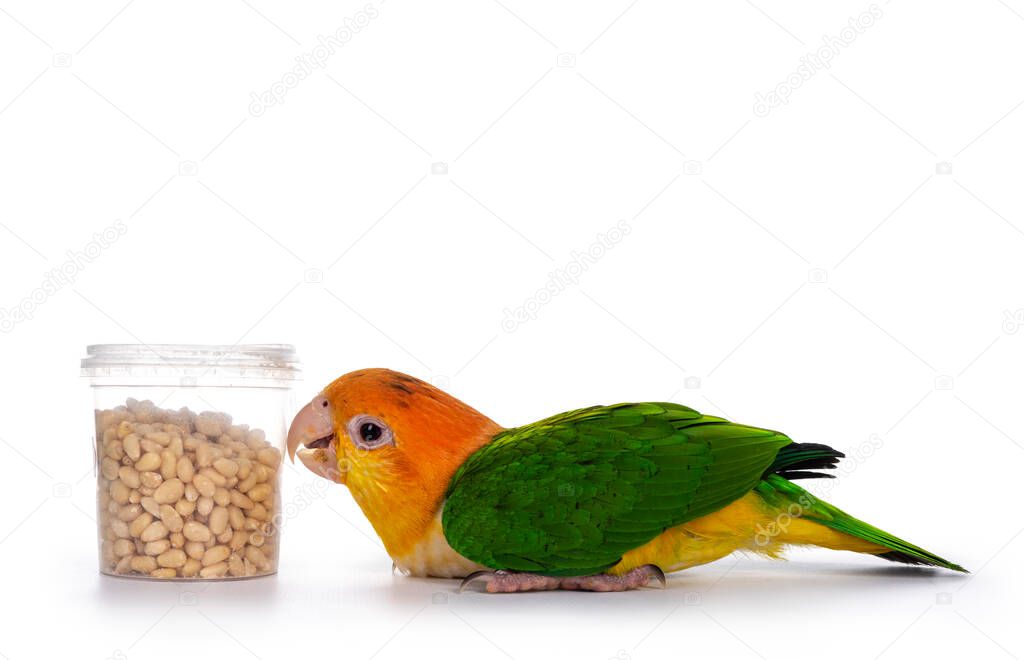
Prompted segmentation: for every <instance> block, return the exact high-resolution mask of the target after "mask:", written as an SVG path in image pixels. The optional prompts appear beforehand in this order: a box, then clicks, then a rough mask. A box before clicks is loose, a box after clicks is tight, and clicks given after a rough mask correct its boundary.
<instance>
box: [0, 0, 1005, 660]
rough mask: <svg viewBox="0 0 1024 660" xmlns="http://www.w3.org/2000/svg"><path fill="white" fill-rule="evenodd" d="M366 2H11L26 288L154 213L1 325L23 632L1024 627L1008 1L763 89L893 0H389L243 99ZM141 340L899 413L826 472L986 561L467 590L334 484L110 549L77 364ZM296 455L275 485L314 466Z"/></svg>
mask: <svg viewBox="0 0 1024 660" xmlns="http://www.w3.org/2000/svg"><path fill="white" fill-rule="evenodd" d="M362 7H363V3H341V4H336V3H319V4H316V5H310V6H308V7H306V8H304V9H298V8H296V7H293V6H290V5H288V4H286V3H271V2H265V1H264V0H252V1H251V2H248V3H247V2H242V1H241V0H236V1H227V2H223V3H216V4H212V5H211V4H210V3H205V2H183V3H176V4H174V5H173V7H172V6H170V5H164V6H161V5H157V4H153V3H151V2H145V1H141V0H140V1H139V2H128V3H127V4H125V3H124V2H122V1H121V0H116V1H111V2H94V3H30V2H23V1H17V2H5V3H3V8H2V9H3V10H2V11H0V57H2V59H3V62H4V66H3V67H0V145H2V147H0V180H2V181H3V187H2V192H0V222H2V223H3V228H0V306H2V307H3V308H5V309H10V308H12V307H15V306H18V305H19V304H20V301H21V300H22V299H23V298H25V297H26V296H30V295H32V292H33V290H34V289H36V288H37V287H39V286H41V284H42V282H43V281H44V278H45V277H46V276H45V272H46V271H48V270H50V269H51V268H56V267H60V266H61V264H62V263H63V262H64V261H65V260H66V259H68V258H69V257H68V256H67V252H68V251H69V250H77V251H81V250H84V249H85V246H86V244H87V243H88V242H89V241H90V240H91V239H92V235H93V234H94V232H100V231H102V230H103V229H104V228H105V227H108V226H110V225H112V223H114V222H115V221H116V220H120V221H121V222H123V223H124V225H123V226H124V228H125V233H124V235H123V236H120V237H119V238H118V239H117V240H116V242H114V243H113V244H112V245H110V246H109V247H108V248H106V249H104V250H102V254H101V255H100V256H99V257H98V258H96V259H94V260H92V261H91V262H89V263H83V264H81V267H78V266H74V265H73V266H71V267H70V270H73V271H75V273H74V274H75V281H74V283H73V284H67V285H63V286H60V287H58V288H56V289H55V290H52V291H50V293H49V294H44V295H42V296H41V304H39V305H37V306H36V307H35V309H34V312H33V315H32V316H33V318H32V319H31V320H26V321H24V322H21V323H17V324H15V325H14V326H13V328H12V327H10V323H6V324H5V327H4V330H9V332H5V333H4V334H2V335H0V364H3V374H4V375H3V378H2V379H0V387H2V390H0V395H2V400H3V401H4V406H3V409H4V415H3V416H2V418H0V438H2V440H3V442H2V443H0V489H2V494H3V496H4V500H3V505H2V507H0V577H2V584H3V588H4V593H5V597H4V598H3V599H2V600H0V622H2V624H0V630H2V633H0V654H2V655H0V657H2V658H10V659H11V660H21V659H24V658H33V657H44V656H48V657H82V658H125V657H127V658H151V657H168V658H181V657H194V656H195V655H196V654H197V652H199V651H202V652H204V653H206V654H209V655H211V656H214V655H216V656H217V657H245V655H246V650H248V651H249V652H250V653H251V654H252V655H255V656H258V657H260V658H265V659H270V658H283V657H290V658H296V657H345V658H366V657H377V658H386V657H396V658H397V657H409V656H411V655H415V656H426V657H481V658H482V657H502V656H506V657H507V656H511V657H513V658H517V659H519V658H530V657H545V656H556V655H558V654H562V657H566V654H570V653H571V654H573V656H574V657H575V656H580V657H596V658H613V657H615V658H626V657H630V656H631V657H634V658H644V657H657V656H664V655H667V654H669V653H671V654H672V655H673V656H674V657H679V656H682V655H686V656H694V657H698V656H699V657H709V656H710V654H712V653H713V654H716V655H724V656H730V657H750V656H758V655H759V656H761V657H765V658H782V657H788V658H795V657H821V656H828V657H863V656H877V655H879V654H884V657H906V656H909V655H911V654H913V655H915V656H916V655H925V654H927V655H930V656H931V657H943V656H952V655H958V654H966V653H970V654H971V657H976V658H980V657H1001V656H1002V655H1005V654H1013V655H1017V656H1019V655H1021V654H1022V653H1024V640H1022V635H1021V632H1020V630H1021V629H1020V625H1019V620H1018V619H1019V609H1020V608H1019V604H1020V592H1021V583H1022V577H1021V573H1020V565H1021V563H1020V560H1021V554H1022V552H1024V541H1022V540H1021V535H1020V532H1021V526H1022V525H1024V520H1022V519H1021V514H1020V507H1019V502H1020V491H1019V486H1018V485H1017V484H1019V479H1020V476H1019V475H1020V470H1021V468H1022V467H1024V460H1022V459H1024V454H1022V450H1021V444H1020V443H1021V442H1022V441H1024V420H1022V416H1021V414H1020V410H1021V401H1022V394H1024V385H1022V380H1021V370H1020V365H1021V363H1022V362H1021V361H1022V358H1024V344H1022V342H1024V336H1022V335H1024V331H1021V330H1020V326H1019V325H1018V324H1017V322H1016V321H1014V322H1011V323H1009V324H1006V325H1004V320H1006V319H1007V318H1012V317H1013V315H1014V314H1018V313H1020V312H1019V311H1018V310H1021V309H1022V308H1024V293H1022V291H1021V287H1020V284H1021V282H1022V281H1024V260H1022V259H1021V254H1022V250H1024V234H1022V231H1024V197H1022V196H1021V195H1020V181H1021V179H1022V175H1024V170H1022V160H1021V158H1020V152H1021V149H1020V145H1021V141H1022V139H1024V110H1022V109H1021V107H1020V103H1021V101H1022V100H1024V86H1022V84H1021V79H1020V76H1019V63H1020V62H1021V61H1022V57H1024V52H1022V51H1024V39H1022V37H1024V19H1022V14H1024V5H1022V4H1021V3H1020V1H1019V0H1006V2H996V1H993V2H981V3H977V4H974V5H971V7H970V9H969V10H967V8H966V7H965V6H964V5H961V4H955V3H924V2H916V3H915V2H893V3H891V4H884V5H881V17H880V18H877V19H876V20H875V21H874V25H873V26H872V27H870V28H869V29H866V30H865V31H864V33H863V34H861V35H859V36H858V37H857V38H856V40H855V41H854V42H853V43H852V44H850V45H849V46H846V47H842V48H840V49H839V50H840V54H839V55H837V56H836V57H835V58H834V61H833V63H832V67H831V69H830V70H828V71H820V72H817V73H815V75H813V76H811V77H810V79H809V80H807V81H806V82H804V83H803V84H802V85H801V86H800V87H799V88H798V89H796V90H794V91H793V92H792V94H791V95H790V98H789V102H788V103H787V104H786V105H785V106H783V107H779V108H775V109H772V110H771V111H770V112H769V114H768V115H767V116H766V117H759V116H756V115H755V114H754V113H753V102H754V95H755V93H757V92H766V91H769V90H771V89H772V88H773V87H775V86H776V84H778V82H779V81H784V80H785V79H786V76H787V75H788V74H789V73H790V72H792V71H794V70H796V69H797V67H798V66H799V65H800V58H801V57H802V56H804V55H805V54H807V53H808V52H809V51H812V50H814V49H817V48H818V47H819V46H820V45H821V44H822V41H821V35H837V34H839V33H840V31H841V30H842V29H843V28H844V27H846V26H847V24H848V19H849V18H850V17H855V16H857V15H858V14H860V13H861V12H863V11H866V10H867V9H868V6H867V5H866V4H859V3H855V2H841V3H828V4H827V5H826V4H822V3H803V4H802V5H801V6H799V7H797V6H794V5H792V4H789V3H781V2H768V1H767V0H755V2H754V3H748V2H727V3H700V4H696V3H687V4H685V5H684V4H682V3H669V2H657V1H653V0H639V2H635V3H632V4H631V3H629V2H626V1H616V2H601V3H583V2H576V3H571V4H570V3H562V4H561V5H560V6H559V7H557V8H556V7H552V6H550V3H542V2H524V1H521V0H515V1H512V0H506V1H504V2H503V3H498V2H476V3H470V2H462V3H432V4H430V5H429V6H428V5H427V3H413V2H409V1H408V0H387V2H386V3H381V4H378V5H377V7H376V13H377V16H376V17H375V18H373V19H372V20H371V21H370V23H369V25H367V26H366V27H365V28H364V29H363V30H362V31H361V32H360V33H359V34H357V35H355V36H354V37H353V38H352V39H351V41H349V42H348V43H346V44H345V45H344V47H343V48H341V49H340V50H338V52H337V53H335V54H334V55H332V56H331V57H330V59H329V61H328V63H327V66H326V69H318V70H316V71H314V72H313V73H312V75H310V76H309V77H308V78H307V79H305V80H303V81H302V82H301V84H299V85H298V86H296V87H295V88H294V89H291V90H289V91H288V92H287V94H286V96H285V98H284V103H283V104H281V105H276V106H273V107H270V108H267V109H266V111H265V112H264V113H263V114H262V115H260V116H259V117H256V116H252V115H250V114H249V113H248V107H249V104H250V93H251V92H254V91H260V90H264V89H267V88H268V87H270V85H271V84H272V83H274V81H276V80H280V79H281V77H282V76H283V75H284V74H285V73H286V72H287V70H288V68H289V67H291V66H292V65H293V64H294V62H295V60H294V58H295V57H297V56H299V55H300V54H302V53H304V52H309V51H310V50H312V49H313V47H314V46H315V45H316V44H317V36H318V35H321V34H327V33H328V32H331V31H333V30H334V29H336V28H337V27H338V26H339V25H341V24H342V21H343V19H344V18H345V17H346V16H349V17H352V16H355V15H356V12H358V11H359V10H360V9H361V8H362ZM62 53H63V54H70V57H68V56H66V55H60V54H62ZM560 53H570V54H575V66H557V63H558V61H559V60H558V56H559V54H560ZM69 63H70V66H61V65H65V64H69ZM562 63H563V64H565V63H569V60H568V59H567V58H564V59H563V60H562ZM684 154H685V155H684ZM689 161H692V162H689ZM435 162H441V163H446V164H447V169H448V174H431V163H435ZM688 162H689V164H688ZM942 162H950V163H951V167H952V173H951V174H939V173H937V169H936V167H937V163H942ZM939 171H945V169H944V168H939ZM179 172H181V174H179ZM686 172H689V174H686ZM694 172H700V173H694ZM622 220H626V221H627V223H628V228H629V229H630V231H629V233H628V234H627V235H626V236H624V237H623V238H622V240H621V241H619V242H618V243H615V244H614V246H613V247H611V248H608V249H606V250H605V254H604V256H603V257H602V258H600V259H598V260H596V261H594V262H593V263H591V262H589V261H588V262H587V264H586V268H585V270H584V272H583V273H582V275H581V276H580V277H579V280H578V283H575V284H570V285H568V286H565V287H563V288H561V289H559V291H558V293H557V295H554V296H550V300H547V301H546V304H543V305H540V306H539V308H538V311H537V314H536V317H537V318H536V319H535V320H531V321H529V322H527V323H524V324H522V325H520V326H519V327H517V328H515V329H514V331H513V332H507V331H506V330H505V329H503V327H502V320H503V318H505V310H506V309H515V308H517V307H518V306H520V305H525V304H530V305H533V304H534V303H536V302H537V300H538V299H536V298H535V296H536V291H537V290H538V289H539V288H541V287H543V286H545V283H546V282H547V281H548V278H549V273H551V272H553V271H554V270H555V269H557V268H562V269H576V268H578V264H577V265H573V264H574V259H578V257H577V256H576V255H577V254H578V253H582V252H585V251H586V250H588V249H589V248H590V246H591V245H592V244H593V243H594V242H595V241H597V240H598V238H597V237H598V234H599V233H605V232H607V231H608V230H609V228H612V227H614V226H615V225H616V223H618V222H620V221H622ZM817 269H821V270H817ZM320 275H322V278H323V281H322V282H317V281H316V280H317V279H319V277H320ZM822 279H824V280H826V281H824V282H822V281H820V280H822ZM307 280H308V281H307ZM1020 314H1021V317H1020V318H1021V319H1022V320H1024V313H1020ZM139 340H141V341H145V342H222V343H232V342H236V341H246V342H260V341H268V342H269V341H281V342H291V343H294V344H296V345H297V346H298V348H299V350H300V352H301V355H302V357H303V358H304V360H305V362H306V368H307V380H306V381H305V383H303V384H302V386H301V387H300V390H299V392H298V396H299V400H303V399H305V398H306V397H308V396H311V395H312V394H313V393H314V392H315V391H316V390H317V389H318V388H319V387H321V386H322V385H323V384H325V383H326V382H327V381H329V380H330V379H331V378H333V377H335V376H337V375H339V374H341V373H343V372H346V371H349V370H351V369H355V368H359V367H366V366H390V367H392V368H396V369H400V370H403V371H407V372H410V373H412V374H415V375H417V376H420V377H424V378H428V379H431V380H433V381H434V382H437V383H439V384H442V385H443V386H445V387H446V388H448V389H450V390H451V391H452V392H453V393H454V394H456V395H457V396H460V397H462V398H464V399H465V400H467V401H468V402H469V403H471V404H472V405H474V406H477V407H479V408H480V409H481V410H483V411H484V412H486V413H488V414H490V415H491V416H493V417H494V418H495V419H497V420H499V421H501V422H503V423H506V424H518V423H524V422H528V421H532V420H534V419H537V418H539V417H541V416H543V415H546V414H549V413H553V412H556V411H560V410H564V409H568V408H572V407H574V406H580V405H585V404H590V403H597V402H613V401H621V400H650V399H671V400H675V401H679V402H683V403H688V404H690V405H693V406H695V407H698V408H701V409H704V410H708V411H710V412H716V413H720V414H726V415H728V416H729V417H731V418H733V419H736V420H739V421H744V422H748V423H753V424H759V425H764V426H769V427H775V428H780V429H783V430H785V431H787V432H788V433H790V434H791V435H792V436H793V437H794V438H795V439H797V440H799V441H818V442H827V443H829V444H832V445H834V446H836V447H838V448H840V449H843V450H845V451H847V452H850V453H851V454H854V453H856V452H857V451H858V448H862V449H863V448H865V447H871V446H873V445H874V444H879V443H880V446H879V447H878V448H877V450H876V451H874V453H873V455H871V456H870V457H867V458H863V459H860V460H856V459H852V460H849V461H847V463H846V465H847V474H844V476H843V477H842V479H841V480H839V481H837V482H836V483H835V484H834V488H833V489H832V490H831V492H830V493H829V499H830V500H832V501H834V502H835V503H836V504H838V505H840V506H842V507H843V508H845V509H847V510H849V511H850V512H852V513H854V514H855V515H859V516H862V517H863V518H865V519H866V520H868V521H870V522H873V523H876V524H878V525H880V526H882V527H884V528H886V529H889V530H891V531H893V532H895V533H897V534H900V535H902V536H905V537H906V538H908V539H910V540H912V541H914V542H917V543H920V544H921V545H923V546H925V547H927V548H929V549H931V550H933V551H936V552H938V553H941V554H943V555H946V556H948V557H950V558H951V559H954V560H957V561H959V562H961V563H963V564H964V565H965V566H967V567H969V568H971V569H973V570H975V571H976V572H975V574H974V577H972V578H963V577H958V576H955V575H950V574H946V573H941V572H933V573H929V572H918V571H907V570H903V569H900V568H898V567H894V566H892V565H888V564H885V563H882V562H878V561H877V560H872V559H870V558H864V557H857V556H853V555H845V554H838V553H828V552H827V551H824V550H821V551H800V552H795V553H794V554H793V556H794V560H793V561H792V562H790V563H785V564H783V563H768V562H764V561H760V560H746V559H742V560H739V563H736V560H734V559H727V560H724V561H722V562H719V563H717V564H714V565H711V566H707V567H703V568H699V569H696V570H694V571H692V572H690V573H688V574H681V575H678V576H676V577H673V578H672V579H671V582H670V584H671V587H670V588H669V589H667V590H665V591H653V590H648V591H642V592H636V593H628V594H612V595H588V594H563V593H553V594H539V595H538V594H534V595H524V596H512V597H488V596H484V595H482V594H476V593H472V594H464V595H455V594H454V593H452V590H453V584H452V583H450V582H432V581H423V580H410V579H404V578H398V577H395V578H393V577H391V575H390V572H389V566H390V562H389V560H388V559H387V557H386V556H385V555H384V553H383V551H382V550H381V549H380V548H379V546H378V544H377V542H376V541H375V540H374V539H373V536H372V531H371V530H370V528H369V526H368V525H367V523H366V522H365V520H364V519H363V518H362V517H361V515H360V513H359V512H358V510H357V509H356V508H355V506H354V505H353V503H352V501H351V499H350V498H349V497H348V494H347V493H346V492H345V491H344V490H343V489H341V488H335V489H332V490H330V491H329V492H328V494H327V495H326V497H319V498H314V499H312V500H311V501H310V503H309V505H308V506H307V507H305V508H304V509H303V511H302V513H301V514H300V515H298V516H297V517H295V518H294V519H292V520H289V521H288V524H287V527H286V529H285V533H284V543H285V551H284V560H283V563H282V566H281V572H280V574H279V575H278V576H277V577H276V578H273V579H266V580H261V581H254V582H247V583H243V584H217V585H209V586H207V585H184V586H178V585H168V584H149V583H133V582H125V581H118V580H114V579H101V578H100V577H99V576H98V575H97V574H96V570H95V564H96V559H95V555H94V552H95V549H94V544H93V535H94V524H93V522H92V520H91V512H92V506H93V504H92V474H91V471H90V468H89V463H90V459H91V456H90V450H89V442H88V436H89V428H88V409H89V402H88V399H87V393H86V392H85V388H84V386H83V384H82V383H81V382H80V381H79V380H78V378H77V364H78V360H79V358H80V357H82V355H83V353H84V346H85V345H86V344H87V343H91V342H124V341H129V342H130V341H139ZM943 377H950V378H951V380H946V379H944V378H943ZM687 378H690V379H691V380H689V381H687ZM695 379H699V381H698V380H695ZM687 384H689V385H690V386H691V387H689V388H688V387H687ZM698 385H699V387H697V386H698ZM937 385H938V386H939V387H938V388H937ZM947 385H951V386H952V389H944V388H945V387H946V386H947ZM873 435H874V436H875V439H874V440H872V439H871V438H872V436H873ZM286 476H287V480H286V493H285V495H286V498H288V497H289V496H293V497H294V496H295V494H296V493H297V492H298V489H300V488H302V487H303V485H308V484H310V483H311V479H312V477H311V476H309V475H308V474H306V473H300V472H298V471H289V472H288V473H287V475H286ZM69 488H70V491H69ZM69 492H70V497H67V496H65V495H67V494H68V493H69ZM186 593H188V594H193V595H185V594H186ZM436 594H440V596H438V597H437V598H438V599H441V600H443V599H444V598H443V597H445V596H447V603H434V600H435V595H436ZM688 594H689V596H688ZM942 594H952V595H951V597H947V596H943V595H942ZM950 600H951V602H947V601H950ZM242 646H244V647H245V649H243V648H241V647H242ZM927 655H926V657H927Z"/></svg>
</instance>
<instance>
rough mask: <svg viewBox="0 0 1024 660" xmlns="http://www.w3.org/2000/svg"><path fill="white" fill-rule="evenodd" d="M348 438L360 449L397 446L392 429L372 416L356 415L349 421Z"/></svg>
mask: <svg viewBox="0 0 1024 660" xmlns="http://www.w3.org/2000/svg"><path fill="white" fill-rule="evenodd" d="M348 437H350V438H352V442H353V443H354V444H355V445H356V446H357V447H359V448H360V449H379V448H380V447H384V446H387V445H393V444H395V435H394V433H392V431H391V427H389V426H388V425H387V424H386V423H385V422H384V421H383V420H382V419H380V418H379V417H374V416H372V415H356V416H355V417H353V418H352V419H350V420H348Z"/></svg>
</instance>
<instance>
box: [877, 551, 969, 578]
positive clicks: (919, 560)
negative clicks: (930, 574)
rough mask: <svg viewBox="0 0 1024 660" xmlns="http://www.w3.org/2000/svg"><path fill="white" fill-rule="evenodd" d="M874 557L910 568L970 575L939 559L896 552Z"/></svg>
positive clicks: (956, 565) (957, 565)
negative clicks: (932, 567) (934, 569)
mask: <svg viewBox="0 0 1024 660" xmlns="http://www.w3.org/2000/svg"><path fill="white" fill-rule="evenodd" d="M875 556H876V557H878V558H879V559H884V560H886V561H894V562H897V563H899V564H909V565H911V566H936V567H938V568H948V569H949V570H951V571H956V572H958V573H968V574H969V573H970V571H969V570H967V569H966V568H964V567H963V566H960V565H959V564H954V563H952V562H948V561H946V560H945V559H942V558H941V557H935V558H934V559H927V558H925V557H916V556H914V555H910V554H907V553H905V552H900V551H898V550H891V551H889V552H883V553H880V554H877V555H875Z"/></svg>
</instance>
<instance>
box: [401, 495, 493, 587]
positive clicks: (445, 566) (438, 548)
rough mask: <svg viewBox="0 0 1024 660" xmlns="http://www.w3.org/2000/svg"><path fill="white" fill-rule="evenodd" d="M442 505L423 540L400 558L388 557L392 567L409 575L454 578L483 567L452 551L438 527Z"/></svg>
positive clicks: (439, 525)
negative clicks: (392, 561)
mask: <svg viewBox="0 0 1024 660" xmlns="http://www.w3.org/2000/svg"><path fill="white" fill-rule="evenodd" d="M443 510H444V507H443V506H442V507H441V510H439V511H438V512H437V516H435V517H434V521H433V522H432V523H431V525H430V529H429V530H427V533H426V534H425V535H424V536H423V540H421V541H420V542H419V543H417V544H416V546H415V547H414V548H413V549H412V550H411V551H410V552H407V553H406V554H405V555H402V556H400V557H395V556H392V557H391V559H393V560H394V562H395V568H397V569H398V570H399V571H401V572H402V573H403V574H404V575H410V576H412V577H442V578H458V577H465V576H467V575H469V574H470V573H472V572H473V571H479V570H481V569H484V568H486V567H485V566H481V565H480V564H478V563H476V562H473V561H470V560H468V559H466V558H465V557H463V556H462V555H460V554H459V553H457V552H455V551H454V550H452V547H451V546H450V545H448V541H447V540H445V538H444V532H443V531H442V529H441V513H442V511H443Z"/></svg>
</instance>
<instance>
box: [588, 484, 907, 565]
mask: <svg viewBox="0 0 1024 660" xmlns="http://www.w3.org/2000/svg"><path fill="white" fill-rule="evenodd" d="M786 545H817V546H822V547H825V548H830V549H832V550H852V551H853V552H867V553H872V554H878V553H883V552H886V551H887V548H883V547H882V546H879V545H876V544H874V543H869V542H868V541H864V540H862V539H858V538H856V537H853V536H850V535H849V534H843V533H842V532H837V531H835V530H833V529H829V528H828V527H825V526H824V525H819V524H817V523H815V522H811V521H809V520H804V519H802V518H793V517H790V516H789V515H788V514H787V513H786V512H785V511H782V510H777V509H774V508H773V507H771V506H769V505H768V503H767V502H765V501H764V500H763V499H762V498H761V497H760V496H759V495H757V494H756V493H748V494H747V495H745V496H743V497H741V498H740V499H738V500H736V501H735V502H733V503H732V504H730V505H728V506H726V507H724V508H722V509H719V510H718V511H716V512H714V513H711V514H708V515H706V516H704V517H702V518H697V519H695V520H691V521H690V522H688V523H685V524H682V525H679V526H677V527H673V528H671V529H667V530H665V531H664V532H662V533H661V534H660V535H659V536H658V537H657V538H655V539H653V540H652V541H649V542H648V543H646V544H645V545H642V546H640V547H639V548H636V549H634V550H630V551H629V552H627V553H626V554H625V555H623V557H622V561H620V562H619V563H618V564H616V565H615V566H614V567H612V569H611V570H609V571H608V572H609V573H611V574H613V575H621V574H623V573H626V572H628V571H630V570H632V569H634V568H637V567H639V566H643V565H645V564H655V565H657V566H659V567H661V569H662V570H663V571H665V572H666V573H668V572H670V571H679V570H683V569H684V568H690V567H691V566H699V565H700V564H707V563H708V562H712V561H715V560H716V559H721V558H722V557H725V556H726V555H729V554H732V553H733V552H736V551H737V550H748V551H751V552H756V553H758V554H763V555H766V556H768V557H773V558H779V557H781V554H782V550H783V549H784V547H785V546H786Z"/></svg>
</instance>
